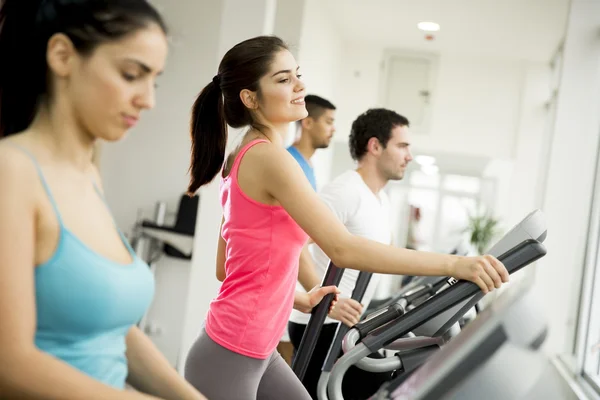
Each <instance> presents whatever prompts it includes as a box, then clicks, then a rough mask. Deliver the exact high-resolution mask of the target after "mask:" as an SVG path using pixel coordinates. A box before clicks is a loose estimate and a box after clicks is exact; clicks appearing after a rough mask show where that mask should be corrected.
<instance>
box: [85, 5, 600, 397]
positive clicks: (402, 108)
mask: <svg viewBox="0 0 600 400" xmlns="http://www.w3.org/2000/svg"><path fill="white" fill-rule="evenodd" d="M153 3H154V4H155V5H157V7H158V8H159V9H160V10H161V11H162V12H163V13H164V15H165V16H166V18H167V21H168V23H169V25H170V27H171V50H170V51H171V53H170V57H169V60H168V68H167V70H166V72H165V74H164V76H162V77H161V79H160V83H159V84H160V87H159V89H158V92H157V105H158V107H156V108H155V109H154V110H153V111H151V112H149V115H148V116H147V117H146V118H145V119H144V120H143V122H142V123H140V124H139V126H138V127H136V128H135V130H134V131H132V132H131V133H130V134H129V136H128V137H127V138H126V139H125V140H124V141H122V142H121V143H118V144H111V145H110V146H101V147H100V148H99V152H98V157H97V159H98V162H99V164H100V169H101V173H102V175H103V179H104V181H105V191H106V193H107V198H108V202H109V204H110V206H111V208H112V210H113V211H114V214H115V216H116V219H117V221H118V223H119V225H120V226H121V228H122V229H123V230H124V231H125V232H128V233H129V235H130V236H131V235H134V231H135V229H134V227H135V225H136V221H140V220H141V219H144V218H145V219H152V218H154V217H153V215H154V212H155V208H156V204H157V202H163V203H166V206H167V213H166V220H165V223H166V224H169V223H171V222H172V221H173V220H174V219H175V214H176V212H177V208H178V206H179V200H180V198H181V195H182V194H183V191H184V190H185V188H186V187H187V182H188V177H187V165H188V161H189V153H188V152H189V147H190V146H189V134H188V123H189V113H190V105H191V104H192V102H193V99H194V98H195V96H196V95H197V92H198V91H199V90H200V89H201V88H202V87H203V86H204V85H205V84H206V83H208V82H209V80H210V79H211V78H212V76H213V75H214V74H215V72H216V70H217V64H218V61H219V60H220V58H221V57H222V56H223V54H224V52H225V51H226V49H228V48H230V47H231V46H232V45H233V44H235V43H237V42H239V41H241V40H244V39H246V38H249V37H252V36H255V35H259V34H276V35H278V36H280V37H282V38H283V39H284V40H285V41H286V42H288V43H289V44H290V45H291V47H292V51H293V53H294V55H295V56H296V58H297V60H298V62H299V64H300V66H301V71H302V74H303V78H304V81H305V82H306V85H307V90H308V93H314V94H318V95H320V96H323V97H325V98H327V99H329V100H331V101H332V102H333V103H334V104H335V105H336V106H337V108H338V109H337V121H336V127H337V132H336V134H335V138H334V142H333V143H332V145H331V146H330V147H329V148H328V149H324V150H318V151H317V154H316V155H315V157H314V159H313V162H314V164H315V168H316V174H317V180H318V184H319V186H322V185H323V184H325V183H326V182H328V181H329V180H330V179H331V178H333V177H335V176H336V175H337V174H339V173H340V172H342V171H344V170H346V169H348V168H351V167H352V161H351V159H350V156H349V152H348V146H347V138H348V134H349V131H350V124H351V122H352V121H353V120H354V118H356V116H358V115H359V114H360V113H362V112H363V111H365V110H367V109H368V108H372V107H377V106H382V107H387V108H391V109H394V110H395V111H397V112H399V113H401V114H403V115H406V116H407V117H408V118H409V120H411V122H412V129H411V130H412V141H413V146H412V147H413V154H415V155H417V156H420V157H418V158H417V159H416V160H415V161H413V162H412V163H411V166H410V170H409V173H408V174H407V176H406V177H405V179H404V180H402V181H400V182H396V183H393V184H392V183H391V184H389V185H388V187H387V188H386V190H387V191H388V193H389V195H390V198H391V199H392V202H393V208H394V212H395V215H394V223H395V227H396V228H395V232H394V240H395V242H396V245H398V246H406V245H407V243H412V244H413V245H415V246H417V247H419V248H422V249H426V250H431V251H439V252H450V251H452V250H454V249H456V248H465V246H466V248H467V249H470V250H471V251H474V248H473V245H472V244H470V243H469V240H468V237H469V234H468V233H465V232H464V229H465V228H466V227H468V224H469V218H470V216H473V215H479V214H481V213H484V212H488V213H489V214H490V215H491V216H493V217H494V218H496V219H498V220H499V227H500V228H504V229H506V228H508V227H510V226H512V225H514V224H515V223H517V222H518V221H519V220H520V219H521V218H523V217H524V216H525V215H526V214H527V213H528V212H529V211H531V210H533V209H535V208H540V209H542V210H543V211H544V213H545V215H546V220H547V225H548V232H549V234H548V238H547V241H546V246H547V248H548V255H547V256H546V257H544V258H543V259H542V260H540V261H539V262H538V263H537V264H536V265H535V266H534V267H533V268H527V269H525V270H524V271H523V272H522V273H521V275H518V276H514V277H513V278H512V280H513V282H514V281H515V280H519V279H530V280H531V281H533V290H534V292H535V295H536V298H537V299H538V301H539V302H540V303H541V304H542V306H543V309H544V310H545V318H546V319H547V321H548V323H549V326H550V332H549V336H548V338H547V340H546V342H545V344H544V347H543V350H544V351H545V353H546V354H547V355H548V358H549V360H550V361H551V362H553V363H554V364H555V366H556V368H557V369H558V371H559V372H561V374H562V376H563V377H564V379H565V380H566V381H567V382H568V383H569V384H571V385H572V388H573V390H574V391H575V392H577V394H578V395H579V396H580V397H581V398H585V396H589V398H593V397H596V396H600V293H598V292H600V269H599V268H598V264H600V262H599V259H598V257H599V256H600V254H598V247H599V238H600V235H599V233H600V223H599V222H600V196H599V193H598V191H599V189H598V188H600V181H599V177H600V174H598V170H599V163H598V149H599V144H600V143H599V137H600V112H599V111H600V0H571V1H568V0H505V1H502V2H499V1H497V0H478V1H476V2H475V1H470V0H454V1H451V2H450V1H446V0H423V1H419V2H415V1H410V0H371V1H368V2H367V1H359V0H296V1H293V2H292V1H288V0H279V1H277V0H195V1H168V0H155V1H153ZM422 21H434V22H437V23H438V24H439V25H440V30H439V31H436V32H429V33H427V32H424V31H422V30H419V29H418V27H417V24H418V23H419V22H422ZM293 135H294V132H290V138H289V141H290V143H291V141H293ZM238 139H239V133H238V132H235V131H233V132H232V133H231V134H230V143H229V147H232V146H234V145H235V144H237V140H238ZM125 164H127V165H125ZM217 193H218V181H217V180H216V181H215V182H213V183H212V184H211V185H209V186H207V187H205V188H204V189H202V190H201V191H200V193H199V195H200V201H199V206H198V214H197V219H196V228H195V231H194V236H193V256H192V258H191V260H186V259H182V258H179V257H173V256H170V255H167V254H163V255H162V256H161V257H160V258H159V259H158V260H157V262H156V263H155V264H154V265H155V274H156V279H157V295H156V298H155V299H154V303H153V305H152V307H151V310H150V312H149V313H148V315H147V317H146V320H145V329H146V331H147V332H148V333H149V335H150V336H151V338H152V340H153V341H154V342H155V343H156V344H157V345H158V347H159V348H160V349H161V351H163V352H164V354H165V355H166V356H167V358H168V359H169V360H170V361H171V362H172V363H173V365H175V366H176V367H178V368H179V369H180V370H181V368H182V364H183V362H184V360H185V355H186V354H187V351H188V349H189V347H190V346H191V344H192V343H193V340H194V339H195V336H196V334H197V333H198V331H199V329H200V325H201V323H202V321H203V318H204V315H205V313H206V311H207V307H208V304H209V302H210V300H211V299H212V298H213V297H214V295H215V294H216V292H217V290H218V287H219V282H218V281H217V279H216V277H215V267H214V259H215V251H216V248H217V232H218V228H219V223H220V219H221V210H220V206H219V203H218V196H217ZM409 227H410V229H409ZM597 270H598V273H596V271H597ZM397 285H398V278H396V277H386V279H384V280H383V281H382V284H381V286H380V287H379V289H378V293H377V297H385V296H386V295H388V294H389V293H391V292H393V291H394V290H395V288H397V287H398V286H397Z"/></svg>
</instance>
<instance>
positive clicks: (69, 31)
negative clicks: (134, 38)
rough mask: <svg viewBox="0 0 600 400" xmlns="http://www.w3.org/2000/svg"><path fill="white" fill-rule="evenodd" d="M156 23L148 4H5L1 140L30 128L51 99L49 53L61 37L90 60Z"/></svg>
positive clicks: (122, 0)
mask: <svg viewBox="0 0 600 400" xmlns="http://www.w3.org/2000/svg"><path fill="white" fill-rule="evenodd" d="M151 23H155V24H157V25H158V26H160V28H161V29H162V30H163V32H165V33H166V32H167V28H166V25H165V23H164V21H163V19H162V18H161V16H160V14H159V13H158V12H157V11H156V10H155V9H154V7H152V5H150V4H149V3H148V2H147V1H146V0H4V1H3V2H2V6H1V8H0V60H2V61H1V62H0V137H2V136H8V135H11V134H14V133H17V132H20V131H22V130H24V129H26V128H27V127H28V126H29V125H30V124H31V122H32V121H33V118H34V117H35V114H36V112H37V109H38V106H39V104H40V103H41V101H42V100H44V97H45V96H46V95H47V94H48V74H47V72H48V64H47V62H46V49H47V43H48V40H49V39H50V37H52V35H54V34H56V33H63V34H65V35H67V36H68V37H69V39H70V40H71V41H72V42H73V45H74V46H75V48H76V49H77V51H78V52H79V53H80V54H82V55H89V54H91V53H92V51H93V50H94V49H95V48H96V47H97V46H98V45H99V44H101V43H103V42H107V41H112V40H117V39H120V38H122V37H124V36H126V35H128V34H130V33H133V32H135V31H137V30H139V29H142V28H145V27H147V26H148V25H149V24H151Z"/></svg>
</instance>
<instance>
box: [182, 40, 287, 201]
mask: <svg viewBox="0 0 600 400" xmlns="http://www.w3.org/2000/svg"><path fill="white" fill-rule="evenodd" d="M287 48H288V47H287V46H286V44H285V43H284V42H283V41H282V40H281V39H280V38H278V37H276V36H258V37H255V38H252V39H248V40H245V41H243V42H241V43H238V44H237V45H235V46H234V47H233V48H231V49H230V50H229V51H228V52H227V53H226V54H225V56H224V57H223V60H221V64H220V65H219V72H218V74H217V75H216V76H215V77H214V78H213V81H212V82H211V83H209V84H208V85H207V86H206V87H205V88H204V89H203V90H202V92H201V93H200V95H199V96H198V98H197V99H196V102H195V103H194V107H193V109H192V119H191V124H190V125H191V137H192V155H191V165H190V174H191V180H190V184H189V187H188V194H193V193H195V192H196V191H197V190H198V189H199V188H200V187H201V186H203V185H205V184H207V183H209V182H211V181H212V180H213V179H214V177H215V176H216V175H217V173H218V172H219V171H220V170H221V168H222V166H223V161H224V159H225V147H226V145H227V125H229V126H231V127H232V128H243V127H245V126H251V127H253V128H255V129H257V130H261V129H264V127H263V126H261V125H259V123H258V122H257V121H256V120H255V118H254V116H253V114H252V113H251V112H250V110H249V109H248V108H246V106H245V105H244V103H242V100H241V98H240V92H241V91H242V90H244V89H247V90H251V91H253V92H257V93H258V97H259V98H260V95H261V92H260V87H259V85H258V81H259V80H260V78H262V77H263V76H264V75H265V74H267V72H268V71H269V67H270V64H271V63H272V62H273V60H274V58H275V55H276V54H277V53H278V52H279V51H282V50H287Z"/></svg>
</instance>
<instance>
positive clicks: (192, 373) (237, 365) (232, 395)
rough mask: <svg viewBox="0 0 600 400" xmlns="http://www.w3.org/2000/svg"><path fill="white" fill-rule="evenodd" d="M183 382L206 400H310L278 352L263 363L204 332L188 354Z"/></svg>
mask: <svg viewBox="0 0 600 400" xmlns="http://www.w3.org/2000/svg"><path fill="white" fill-rule="evenodd" d="M185 379H186V380H187V381H188V382H190V383H191V384H192V385H193V386H194V387H195V388H196V389H198V390H199V391H200V392H201V393H202V394H203V395H204V396H206V397H207V398H208V399H209V400H281V399H286V400H311V398H310V395H309V394H308V392H307V391H306V389H305V388H304V386H302V383H301V382H300V381H299V380H298V378H297V377H296V375H295V374H294V372H293V371H292V369H291V368H290V367H289V365H287V364H286V362H285V361H284V360H283V358H281V355H279V353H278V352H277V350H275V351H274V352H273V354H271V355H270V356H269V358H267V359H266V360H259V359H256V358H251V357H246V356H243V355H241V354H238V353H235V352H233V351H230V350H228V349H226V348H225V347H223V346H221V345H219V344H218V343H216V342H215V341H213V340H212V339H211V338H210V337H209V336H208V335H207V334H206V331H205V330H204V329H202V332H201V333H200V336H199V337H198V339H197V340H196V343H194V345H193V346H192V349H191V350H190V353H189V354H188V357H187V360H186V362H185Z"/></svg>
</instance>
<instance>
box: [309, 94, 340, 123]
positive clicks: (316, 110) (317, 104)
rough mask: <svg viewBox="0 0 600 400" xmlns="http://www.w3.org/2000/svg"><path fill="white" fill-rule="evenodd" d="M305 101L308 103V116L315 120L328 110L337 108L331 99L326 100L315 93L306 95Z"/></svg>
mask: <svg viewBox="0 0 600 400" xmlns="http://www.w3.org/2000/svg"><path fill="white" fill-rule="evenodd" d="M304 103H305V104H306V111H308V116H309V117H311V118H312V119H314V120H317V119H319V117H321V115H323V113H325V111H327V110H335V106H334V105H333V104H332V103H331V102H330V101H329V100H325V99H324V98H322V97H319V96H316V95H314V94H309V95H307V96H305V97H304Z"/></svg>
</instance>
